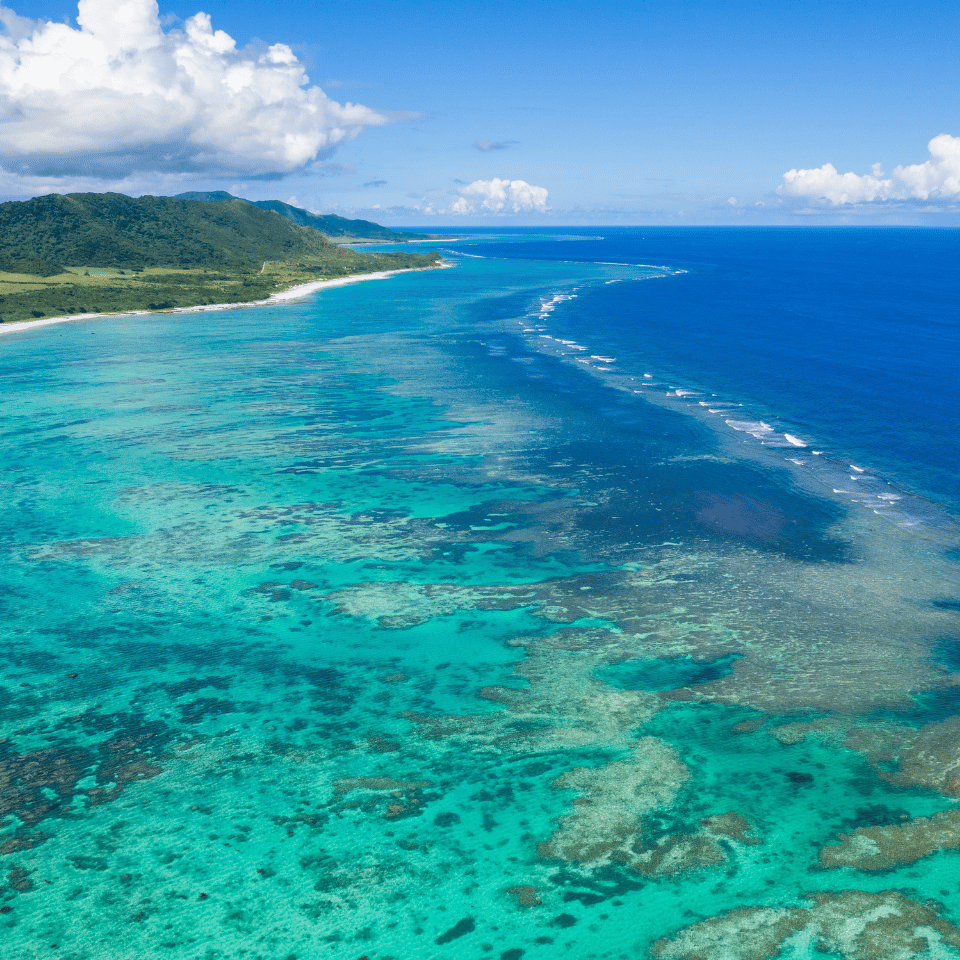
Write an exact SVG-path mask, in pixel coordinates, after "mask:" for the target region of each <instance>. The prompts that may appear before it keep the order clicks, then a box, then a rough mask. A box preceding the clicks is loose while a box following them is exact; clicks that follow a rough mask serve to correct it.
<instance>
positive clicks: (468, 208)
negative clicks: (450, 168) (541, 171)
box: [450, 177, 550, 214]
mask: <svg viewBox="0 0 960 960" xmlns="http://www.w3.org/2000/svg"><path fill="white" fill-rule="evenodd" d="M460 194H461V196H460V197H459V198H458V199H457V200H455V201H454V202H453V203H452V204H451V205H450V212H451V213H460V214H466V213H476V212H478V209H479V212H487V213H503V212H505V211H508V210H509V211H512V212H513V213H521V212H526V211H532V210H536V211H538V212H540V213H545V212H546V211H547V210H549V209H550V208H549V207H548V206H547V196H548V193H547V190H546V189H544V188H543V187H535V186H533V185H532V184H529V183H527V182H526V180H501V179H500V178H499V177H494V178H493V179H492V180H474V181H473V183H469V184H467V185H466V186H465V187H461V188H460ZM474 197H476V198H477V201H478V202H479V207H478V204H477V202H476V201H474V200H473V199H472V198H474Z"/></svg>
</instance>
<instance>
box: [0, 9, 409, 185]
mask: <svg viewBox="0 0 960 960" xmlns="http://www.w3.org/2000/svg"><path fill="white" fill-rule="evenodd" d="M0 23H2V24H3V26H4V30H3V31H2V32H0V163H2V164H3V165H4V166H5V167H6V168H7V169H8V170H9V171H10V172H14V173H16V174H17V175H19V176H41V177H47V176H49V177H57V176H64V175H66V176H93V177H106V178H116V177H123V176H125V175H128V174H129V173H131V172H133V171H143V170H146V169H153V170H158V171H166V172H176V171H182V172H191V173H202V174H206V175H209V176H225V175H245V176H258V175H269V174H282V173H286V172H289V171H292V170H296V169H298V168H301V167H304V166H305V165H307V164H309V163H311V162H313V161H315V160H318V159H322V158H324V157H326V156H329V155H330V153H332V152H333V150H334V149H335V148H336V146H337V144H339V143H342V142H343V141H344V140H348V139H351V138H352V137H355V136H357V134H359V133H360V131H361V130H362V129H363V128H364V127H366V126H372V125H380V124H384V123H388V122H390V121H391V120H394V119H400V117H397V116H391V115H388V114H385V113H382V112H379V111H376V110H372V109H370V108H368V107H365V106H361V105H360V104H352V103H346V104H340V103H337V102H336V101H334V100H331V99H330V98H328V97H327V95H326V94H325V93H324V92H323V91H322V90H321V89H320V88H319V87H317V86H311V85H310V81H309V78H308V77H307V75H306V72H305V71H304V67H303V65H302V64H301V63H300V62H299V60H298V59H297V57H296V56H295V55H294V53H293V51H292V50H291V49H290V47H288V46H287V45H286V44H283V43H277V44H274V45H273V46H271V47H268V48H266V49H252V48H246V49H239V50H238V49H237V45H236V43H235V41H234V40H233V38H232V37H230V36H229V35H228V34H226V33H224V31H223V30H215V29H214V28H213V25H212V24H211V21H210V17H209V16H208V15H207V14H205V13H197V14H195V15H194V16H192V17H190V18H189V19H188V20H187V21H186V23H185V24H184V28H183V29H182V30H181V29H171V30H164V29H163V27H162V25H161V22H160V18H159V10H158V7H157V3H156V0H80V3H79V5H78V15H77V24H78V27H77V28H74V27H72V26H70V25H69V24H65V23H49V22H39V23H32V22H31V21H28V20H25V19H24V18H22V17H18V16H17V15H16V14H14V13H13V12H12V11H10V10H8V9H6V8H4V7H0Z"/></svg>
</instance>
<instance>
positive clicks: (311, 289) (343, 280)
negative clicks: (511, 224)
mask: <svg viewBox="0 0 960 960" xmlns="http://www.w3.org/2000/svg"><path fill="white" fill-rule="evenodd" d="M450 266H453V264H450V263H447V262H445V261H441V262H440V263H439V264H438V265H437V266H436V267H410V268H409V269H406V270H381V271H378V272H377V273H355V274H351V275H350V276H349V277H338V278H337V279H336V280H313V281H311V282H310V283H300V284H297V286H295V287H290V288H289V289H287V290H281V291H280V292H279V293H274V294H272V295H271V296H269V297H267V299H266V300H253V301H250V302H248V303H209V304H204V305H200V306H196V307H175V308H174V309H172V310H127V311H125V312H123V313H73V314H70V315H69V316H66V317H44V318H42V319H41V320H21V321H19V322H15V323H0V334H3V333H18V332H20V331H21V330H31V329H33V328H34V327H47V326H50V325H51V324H54V323H67V322H68V321H70V320H92V319H94V318H95V317H142V316H145V315H146V314H149V313H206V312H209V311H212V310H238V309H240V308H241V307H263V306H269V305H270V304H272V303H280V302H283V301H285V300H298V299H299V298H300V297H306V296H309V295H310V294H311V293H316V292H317V291H318V290H323V289H324V288H325V287H342V286H345V285H346V284H348V283H360V282H361V281H363V280H383V279H384V278H385V277H392V276H395V275H396V274H398V273H417V272H419V271H422V270H436V269H443V268H445V267H450Z"/></svg>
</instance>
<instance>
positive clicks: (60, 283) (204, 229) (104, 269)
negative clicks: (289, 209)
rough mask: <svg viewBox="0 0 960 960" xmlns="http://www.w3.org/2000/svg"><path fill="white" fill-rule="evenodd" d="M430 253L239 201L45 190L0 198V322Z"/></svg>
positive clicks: (241, 294)
mask: <svg viewBox="0 0 960 960" xmlns="http://www.w3.org/2000/svg"><path fill="white" fill-rule="evenodd" d="M436 260H437V256H436V254H430V255H427V256H422V255H418V254H408V253H398V254H387V253H379V254H369V253H359V252H357V251H354V250H347V249H344V248H342V247H338V246H336V245H335V244H333V243H330V242H329V241H328V240H326V239H325V238H324V237H322V236H320V235H319V234H318V233H317V232H316V231H315V230H312V229H309V228H304V227H299V226H296V225H295V224H293V223H291V222H290V221H289V220H287V219H285V218H284V217H282V216H281V215H280V214H278V213H275V212H271V211H266V210H260V209H259V208H257V207H255V206H253V205H251V204H248V203H246V202H244V201H241V200H228V201H219V202H212V203H202V202H197V201H185V200H177V199H174V198H171V197H141V198H139V199H133V198H131V197H126V196H124V195H123V194H71V195H69V196H58V195H52V196H48V197H38V198H36V199H35V200H29V201H26V202H23V203H5V204H0V322H9V321H15V320H29V319H33V318H39V317H46V316H60V315H65V314H70V313H103V312H118V311H123V310H146V309H166V308H169V307H186V306H195V305H198V304H211V303H234V302H236V303H241V302H250V301H254V300H262V299H264V298H266V297H268V296H269V295H270V294H271V293H274V292H276V291H277V290H278V289H283V288H285V287H288V286H290V285H292V284H294V283H302V282H304V281H306V280H314V279H318V278H325V279H327V278H333V277H342V276H348V275H350V274H355V273H370V272H373V271H378V270H397V269H407V268H416V267H426V266H430V265H432V264H433V263H435V262H436ZM53 265H56V266H53ZM65 268H80V269H73V270H72V271H68V270H67V269H65ZM84 268H89V270H87V269H84ZM25 271H29V273H26V272H25ZM85 273H89V274H90V275H89V276H86V275H84V274H85ZM42 274H49V275H47V276H43V275H42Z"/></svg>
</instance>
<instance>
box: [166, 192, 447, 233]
mask: <svg viewBox="0 0 960 960" xmlns="http://www.w3.org/2000/svg"><path fill="white" fill-rule="evenodd" d="M177 199H180V200H203V201H207V202H209V201H219V200H237V199H240V198H238V197H235V196H233V194H230V193H226V192H225V191H223V190H215V191H212V192H209V193H203V192H193V193H180V194H177ZM244 202H245V203H250V204H253V206H255V207H259V208H260V209H261V210H273V211H274V212H276V213H279V214H280V216H282V217H286V218H287V220H289V221H290V222H291V223H295V224H297V225H298V226H301V227H313V229H314V230H317V231H319V232H320V233H322V234H323V235H324V236H325V237H326V238H327V239H328V240H336V241H339V242H340V243H347V242H351V241H360V240H368V241H369V240H376V241H378V242H380V243H406V242H408V241H410V240H432V239H435V238H434V237H432V236H431V235H430V234H427V233H407V232H406V231H403V232H401V231H399V230H391V229H389V227H383V226H381V225H380V224H379V223H373V222H372V221H371V220H348V219H347V218H346V217H338V216H337V215H336V214H333V213H326V214H318V213H310V211H309V210H304V209H303V208H302V207H294V206H292V205H291V204H289V203H283V202H282V201H280V200H245V201H244Z"/></svg>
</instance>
